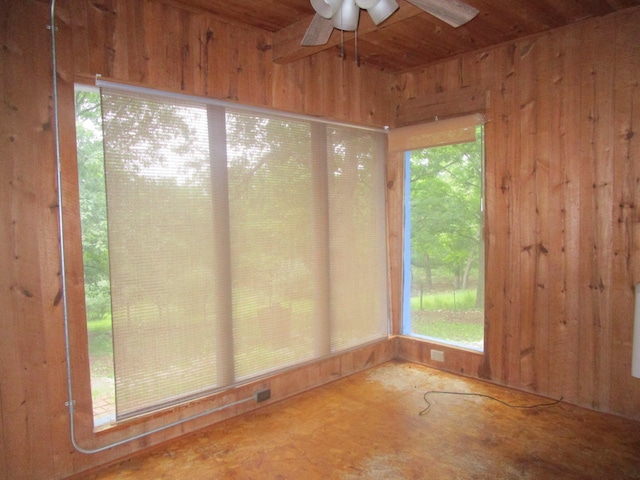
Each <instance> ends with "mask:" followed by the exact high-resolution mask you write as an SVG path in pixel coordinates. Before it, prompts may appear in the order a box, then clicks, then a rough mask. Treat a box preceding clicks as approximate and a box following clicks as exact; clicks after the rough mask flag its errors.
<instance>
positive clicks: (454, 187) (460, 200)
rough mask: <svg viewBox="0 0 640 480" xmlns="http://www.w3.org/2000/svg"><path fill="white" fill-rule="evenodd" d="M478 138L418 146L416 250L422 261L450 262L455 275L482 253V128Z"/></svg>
mask: <svg viewBox="0 0 640 480" xmlns="http://www.w3.org/2000/svg"><path fill="white" fill-rule="evenodd" d="M478 138H479V140H478V141H477V142H475V143H465V144H458V145H447V146H443V147H435V148H429V149H424V150H420V151H415V152H412V157H411V254H412V263H413V264H414V265H416V266H419V267H421V268H427V267H428V268H436V267H444V268H445V269H447V270H448V272H449V273H450V275H452V276H460V275H461V274H462V273H463V272H464V270H465V267H466V264H467V263H468V262H469V261H471V260H473V259H474V258H475V259H477V257H478V243H479V241H480V231H481V226H482V213H481V198H482V141H481V139H482V132H481V131H479V132H478ZM427 263H428V264H429V265H427Z"/></svg>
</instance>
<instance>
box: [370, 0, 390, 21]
mask: <svg viewBox="0 0 640 480" xmlns="http://www.w3.org/2000/svg"><path fill="white" fill-rule="evenodd" d="M397 9H398V2H396V0H379V1H378V2H376V3H375V5H373V6H372V7H370V8H368V9H367V12H369V15H370V16H371V20H373V23H375V24H376V25H380V24H381V23H382V22H384V21H385V20H386V19H387V18H389V17H390V16H391V14H392V13H393V12H395V11H396V10H397Z"/></svg>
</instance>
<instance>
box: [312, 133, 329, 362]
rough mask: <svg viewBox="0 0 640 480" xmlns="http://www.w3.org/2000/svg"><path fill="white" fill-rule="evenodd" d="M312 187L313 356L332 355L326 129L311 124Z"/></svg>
mask: <svg viewBox="0 0 640 480" xmlns="http://www.w3.org/2000/svg"><path fill="white" fill-rule="evenodd" d="M311 143H312V148H311V151H312V161H311V163H312V179H313V180H312V184H313V225H314V230H313V232H314V238H313V246H314V252H315V257H314V258H315V265H314V297H315V298H314V329H315V335H316V341H315V347H316V352H315V355H316V357H324V356H326V355H328V354H330V353H331V322H330V318H331V311H330V308H331V307H330V301H329V299H330V283H331V282H330V274H331V273H330V268H329V228H330V223H329V179H328V172H327V126H326V125H324V124H320V123H318V124H312V125H311Z"/></svg>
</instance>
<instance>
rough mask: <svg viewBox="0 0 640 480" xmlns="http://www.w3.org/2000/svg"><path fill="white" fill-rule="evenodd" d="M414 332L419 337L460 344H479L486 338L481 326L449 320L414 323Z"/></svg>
mask: <svg viewBox="0 0 640 480" xmlns="http://www.w3.org/2000/svg"><path fill="white" fill-rule="evenodd" d="M413 332H414V333H417V334H418V335H424V336H426V337H431V338H436V339H445V340H447V341H449V342H453V343H460V344H469V343H479V342H481V341H482V340H483V338H484V328H483V325H481V324H470V323H452V322H449V321H447V320H442V321H439V322H429V323H414V325H413Z"/></svg>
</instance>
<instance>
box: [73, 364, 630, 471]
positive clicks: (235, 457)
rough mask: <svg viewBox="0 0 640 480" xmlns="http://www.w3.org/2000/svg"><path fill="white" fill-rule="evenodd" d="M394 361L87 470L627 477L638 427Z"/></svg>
mask: <svg viewBox="0 0 640 480" xmlns="http://www.w3.org/2000/svg"><path fill="white" fill-rule="evenodd" d="M428 390H440V391H442V390H446V391H455V392H464V393H481V394H484V395H491V396H494V397H496V398H499V399H500V400H503V401H506V402H509V403H513V404H518V405H532V404H536V403H544V402H548V399H543V398H540V397H536V396H533V395H529V394H525V393H522V392H516V391H513V390H509V389H506V388H502V387H498V386H494V385H490V384H486V383H484V382H479V381H476V380H472V379H467V378H463V377H459V376H455V375H450V374H445V373H441V372H438V371H436V370H433V369H430V368H428V367H423V366H419V365H415V364H411V363H402V362H390V363H386V364H384V365H382V366H379V367H376V368H374V369H371V370H368V371H366V372H362V373H359V374H356V375H353V376H351V377H348V378H345V379H342V380H339V381H336V382H334V383H332V384H330V385H327V386H324V387H321V388H318V389H315V390H313V391H310V392H307V393H304V394H301V395H299V396H296V397H294V398H291V399H288V400H284V401H282V402H278V403H275V404H272V405H269V406H266V407H264V408H262V409H260V410H257V411H254V412H253V413H249V414H246V415H243V416H240V417H237V418H234V419H231V420H227V421H224V422H221V423H219V424H217V425H214V426H212V427H209V428H207V429H204V430H201V431H199V432H197V433H194V434H191V435H188V436H186V437H184V438H181V439H178V440H176V441H174V442H171V443H168V444H166V445H163V446H161V447H158V448H156V449H154V450H151V451H149V452H146V453H144V454H142V455H139V456H136V457H134V458H132V459H129V460H126V461H123V462H121V463H119V464H117V465H113V466H110V467H107V468H105V469H103V470H101V471H98V472H93V473H91V474H89V475H87V476H85V477H84V478H86V479H90V480H114V479H119V480H121V479H124V480H127V479H145V480H146V479H181V480H183V479H187V480H200V479H294V480H295V479H302V480H314V479H336V480H338V479H340V480H348V479H373V480H376V479H385V480H392V479H576V480H577V479H580V480H586V479H616V480H618V479H634V478H640V423H638V422H632V421H629V420H625V419H622V418H619V417H615V416H611V415H605V414H599V413H596V412H593V411H589V410H585V409H581V408H578V407H575V406H571V405H568V404H565V403H560V404H557V405H554V406H549V407H543V408H535V409H512V408H509V407H507V406H504V405H502V404H500V403H498V402H496V401H493V400H490V399H488V398H485V397H477V396H455V395H448V394H430V395H428V396H427V399H428V400H429V401H430V402H431V404H432V406H431V408H430V409H429V411H428V412H427V413H426V414H424V415H420V414H419V413H420V412H421V411H422V410H423V409H424V408H425V406H426V403H425V401H424V399H423V394H424V392H426V391H428Z"/></svg>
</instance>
